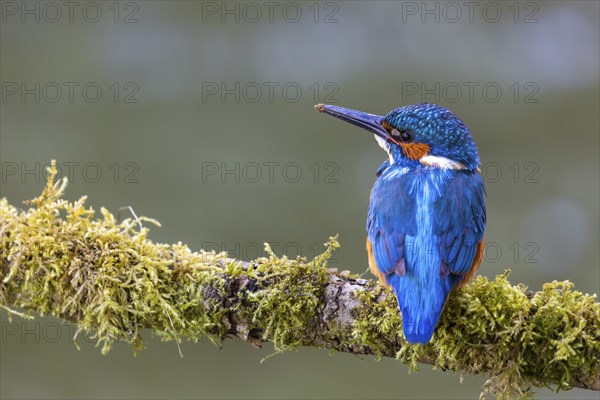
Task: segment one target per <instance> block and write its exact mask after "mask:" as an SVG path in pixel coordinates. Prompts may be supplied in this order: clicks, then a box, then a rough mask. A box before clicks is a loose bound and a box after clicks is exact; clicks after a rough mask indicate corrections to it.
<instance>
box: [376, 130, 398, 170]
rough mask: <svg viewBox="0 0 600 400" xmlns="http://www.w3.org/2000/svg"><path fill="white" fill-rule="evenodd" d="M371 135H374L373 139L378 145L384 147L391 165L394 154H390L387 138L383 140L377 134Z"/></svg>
mask: <svg viewBox="0 0 600 400" xmlns="http://www.w3.org/2000/svg"><path fill="white" fill-rule="evenodd" d="M373 136H375V140H376V141H377V144H378V145H379V147H381V148H382V149H384V150H385V152H386V153H387V154H388V157H389V158H390V164H392V165H393V164H394V162H395V161H396V160H394V156H393V155H392V152H391V151H390V148H389V146H388V142H387V140H385V139H383V138H381V137H379V136H377V135H373Z"/></svg>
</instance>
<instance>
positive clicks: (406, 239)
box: [367, 161, 486, 343]
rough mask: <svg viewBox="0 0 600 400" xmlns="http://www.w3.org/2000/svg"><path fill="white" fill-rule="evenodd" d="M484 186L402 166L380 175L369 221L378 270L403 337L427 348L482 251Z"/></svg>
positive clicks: (472, 175) (445, 172)
mask: <svg viewBox="0 0 600 400" xmlns="http://www.w3.org/2000/svg"><path fill="white" fill-rule="evenodd" d="M484 193H485V189H484V183H483V179H482V178H481V176H480V175H479V173H478V172H477V171H470V170H457V169H440V168H432V167H427V166H411V167H407V166H402V165H398V164H390V162H389V161H386V162H384V163H383V164H382V166H381V167H380V168H379V170H378V172H377V180H376V182H375V186H374V187H373V190H372V192H371V202H370V205H369V213H368V218H367V232H368V239H369V241H370V243H371V246H372V253H373V258H374V260H375V263H376V266H377V269H378V270H379V272H380V273H381V275H383V276H384V277H385V280H386V282H387V284H388V285H390V286H391V287H392V288H393V290H394V291H395V293H396V296H397V299H398V304H399V306H400V310H401V312H402V321H403V329H404V335H405V336H406V339H407V340H408V341H409V342H412V343H427V342H428V341H429V340H430V339H431V336H432V335H433V332H434V330H435V326H436V325H437V322H438V319H439V317H440V314H441V312H442V310H443V308H444V305H445V303H446V300H447V297H448V294H449V293H450V291H451V290H452V289H453V288H454V287H455V286H456V285H457V284H458V283H460V282H461V281H462V280H463V278H464V277H465V275H466V274H470V273H471V272H472V271H471V268H472V266H473V265H474V261H475V259H476V257H477V256H478V252H479V251H482V248H481V247H480V246H482V239H483V232H484V229H485V219H486V216H485V203H484Z"/></svg>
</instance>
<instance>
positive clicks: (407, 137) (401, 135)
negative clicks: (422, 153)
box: [381, 121, 414, 143]
mask: <svg viewBox="0 0 600 400" xmlns="http://www.w3.org/2000/svg"><path fill="white" fill-rule="evenodd" d="M381 124H382V125H383V127H384V128H385V130H386V131H388V133H389V134H390V136H391V137H392V138H393V139H394V140H396V141H398V142H400V143H410V142H412V141H413V139H414V135H413V133H412V131H410V130H402V131H400V130H398V129H396V128H394V127H393V126H392V125H390V124H389V123H387V121H382V123H381Z"/></svg>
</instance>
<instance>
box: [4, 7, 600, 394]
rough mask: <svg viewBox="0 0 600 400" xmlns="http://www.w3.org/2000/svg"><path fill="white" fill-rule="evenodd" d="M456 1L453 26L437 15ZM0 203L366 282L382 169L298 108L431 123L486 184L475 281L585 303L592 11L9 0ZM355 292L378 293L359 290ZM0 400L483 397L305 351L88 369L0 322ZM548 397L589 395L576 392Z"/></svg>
mask: <svg viewBox="0 0 600 400" xmlns="http://www.w3.org/2000/svg"><path fill="white" fill-rule="evenodd" d="M449 4H450V5H449ZM1 7H2V8H1V12H2V15H1V17H2V21H1V32H0V33H1V39H0V45H1V49H0V54H1V61H0V67H1V73H0V75H1V82H2V102H1V112H0V128H1V130H0V133H1V137H0V145H1V146H0V156H1V166H2V171H1V196H2V197H7V198H8V199H9V201H10V202H11V203H12V204H20V202H21V201H22V200H25V199H28V198H32V197H33V196H35V195H36V194H37V193H39V191H40V190H41V188H42V186H43V178H44V176H45V172H44V166H45V165H46V164H47V163H48V162H49V160H50V159H52V158H55V159H57V161H58V164H59V167H61V171H62V173H63V175H68V176H69V178H70V181H71V183H70V185H69V187H68V190H67V197H68V198H69V199H71V200H73V199H76V198H78V197H80V196H82V195H88V196H89V201H88V203H89V204H90V205H91V206H93V207H94V209H96V210H98V209H99V208H100V207H101V206H105V207H107V208H108V209H109V210H111V211H113V212H115V213H116V212H117V210H118V209H119V207H122V206H126V205H131V206H132V207H133V208H134V209H135V211H136V212H137V213H138V214H143V215H146V216H150V217H153V218H156V219H158V220H160V222H161V223H162V228H152V232H151V238H152V239H154V240H156V241H161V242H168V243H172V242H177V241H183V242H184V243H187V244H188V245H189V246H190V247H191V248H193V249H199V248H207V249H215V250H226V251H229V253H230V254H231V256H234V257H238V258H244V259H249V258H254V257H256V256H257V255H261V252H262V243H263V242H265V241H268V242H271V243H272V244H273V248H274V250H275V251H276V252H277V253H279V254H287V255H288V256H292V257H293V256H295V255H297V254H302V255H304V256H307V257H309V258H312V257H313V256H314V255H315V253H316V252H317V251H320V249H321V247H320V246H321V243H323V242H324V241H325V240H326V239H327V238H328V236H330V235H333V234H336V233H339V235H340V240H341V243H342V247H341V249H340V250H339V251H338V252H337V254H336V256H335V260H334V262H333V266H335V267H338V268H340V269H349V270H351V271H353V272H356V273H363V272H364V271H365V270H366V268H367V264H366V257H365V251H364V242H365V228H364V225H365V218H366V209H367V205H368V197H369V192H370V188H371V186H372V184H373V181H374V174H375V171H376V169H377V167H378V166H379V164H380V163H381V162H382V161H383V159H384V158H385V154H384V153H383V152H382V151H381V149H380V148H379V147H378V146H377V145H376V143H375V141H374V140H373V137H372V136H371V135H368V134H365V133H364V132H362V131H360V130H359V129H357V128H354V127H351V126H349V125H346V124H343V123H341V122H340V121H337V120H335V119H333V118H330V117H326V116H323V115H319V114H318V113H317V112H315V111H314V110H313V105H314V104H315V103H317V102H328V103H334V104H338V105H342V106H346V107H351V108H356V109H360V110H364V111H367V112H371V113H376V114H384V113H386V112H387V111H389V110H390V109H392V108H395V107H397V106H400V105H404V104H411V103H418V102H421V101H429V102H437V103H440V104H442V105H444V106H446V107H448V108H450V109H452V110H453V111H454V112H455V113H457V114H458V115H459V116H460V117H461V118H462V119H463V120H464V121H465V122H466V123H467V125H469V127H470V128H471V131H472V133H473V135H474V138H475V141H476V142H477V145H478V147H479V151H480V155H481V159H482V170H483V173H484V177H485V179H486V181H487V192H488V201H487V205H488V228H487V232H486V241H487V242H488V248H487V251H486V258H485V261H484V264H483V266H482V268H481V274H483V275H485V276H488V277H494V276H495V275H496V274H499V273H502V272H503V271H504V270H505V269H506V268H510V269H512V273H511V276H510V279H511V281H512V282H515V283H516V282H522V283H524V284H526V285H528V286H529V287H530V288H531V289H532V290H538V289H540V288H541V285H542V284H543V283H544V282H548V281H551V280H554V279H557V280H563V279H569V280H571V281H573V282H574V283H575V285H576V288H577V289H579V290H581V291H583V292H589V293H599V292H600V271H599V259H600V256H599V247H600V246H599V232H598V226H599V225H598V220H599V186H598V182H599V181H600V176H599V175H600V172H599V171H600V166H599V156H598V154H599V129H600V123H599V112H598V110H599V109H600V104H599V103H600V101H599V100H600V94H599V80H600V77H599V74H600V55H599V48H600V46H599V37H600V32H599V29H600V28H599V25H600V24H599V3H598V2H595V1H592V2H574V1H570V2H554V1H552V2H526V3H514V2H506V3H504V2H491V3H490V2H474V3H472V5H469V6H467V5H465V4H464V3H463V2H456V3H445V2H391V1H389V2H388V1H384V2H366V1H356V2H345V1H335V2H316V3H315V2H313V1H310V2H291V3H290V2H271V3H269V2H255V3H243V2H227V3H221V2H200V1H197V2H196V1H134V2H113V1H107V2H103V1H98V2H92V3H89V2H72V3H68V2H54V3H47V2H36V1H30V2H13V1H2V2H1ZM365 276H369V275H368V273H367V274H366V275H365ZM0 323H1V325H2V338H1V339H2V340H1V358H0V361H1V364H0V367H1V371H0V378H1V382H0V383H1V385H0V386H1V390H0V395H1V396H2V398H125V399H134V398H477V396H478V394H479V391H480V388H481V385H482V384H483V382H484V381H485V379H486V378H485V377H483V376H465V379H464V383H463V384H459V376H458V375H455V374H447V373H441V372H439V371H432V370H431V368H430V367H428V366H423V367H422V370H421V371H420V372H419V373H416V374H408V370H407V367H405V366H403V365H402V364H400V363H398V362H396V361H394V360H382V361H381V362H376V361H374V360H373V359H372V358H371V357H366V359H364V360H360V359H358V358H356V357H353V356H349V355H347V354H334V355H332V356H330V355H328V352H326V351H322V350H313V349H301V350H299V351H298V352H291V353H286V354H283V355H278V356H276V357H272V358H269V359H268V360H267V361H265V362H264V363H260V360H261V359H262V358H263V357H265V356H267V355H269V354H270V353H271V352H272V351H273V349H272V346H270V345H266V346H265V348H264V349H262V350H256V349H254V348H252V347H251V346H248V345H247V344H244V343H238V342H236V341H227V342H225V345H224V347H223V348H222V349H217V348H216V347H214V346H213V345H211V344H210V343H207V342H203V343H197V344H194V343H191V342H184V343H183V344H182V351H183V354H184V358H183V359H180V358H179V355H178V352H177V348H176V346H175V344H174V343H162V342H161V341H160V340H159V339H157V338H153V337H152V336H151V335H150V333H149V332H148V334H147V335H146V337H147V339H148V340H147V349H145V350H144V351H142V352H140V353H138V354H137V355H136V356H135V357H134V356H132V351H131V349H130V348H129V347H127V346H126V345H124V344H118V345H116V346H115V348H114V349H113V350H112V351H111V352H110V353H109V354H108V355H107V356H102V355H100V351H99V349H96V348H94V346H93V341H91V340H86V339H85V338H82V339H80V340H79V343H80V346H81V350H80V351H77V350H76V348H75V346H74V345H73V343H72V340H71V336H72V334H73V333H74V330H73V327H72V326H70V325H68V324H61V323H60V321H58V320H56V319H52V318H36V319H35V320H34V321H33V322H23V321H21V320H18V319H13V323H12V324H10V323H8V321H7V318H6V314H5V313H4V312H3V313H1V316H0ZM539 397H540V398H597V395H596V394H595V393H593V392H586V391H582V390H571V391H569V392H561V393H559V394H555V393H553V392H552V391H550V390H541V391H540V392H539Z"/></svg>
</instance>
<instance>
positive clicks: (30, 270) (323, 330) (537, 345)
mask: <svg viewBox="0 0 600 400" xmlns="http://www.w3.org/2000/svg"><path fill="white" fill-rule="evenodd" d="M55 174H56V169H55V167H54V164H53V165H52V167H51V168H50V174H49V181H48V184H47V186H46V188H45V189H44V191H43V192H42V194H41V195H40V196H39V197H38V198H36V199H34V200H32V201H30V202H29V204H30V205H32V206H33V207H31V208H28V209H27V210H19V209H17V208H15V207H13V206H12V205H10V204H9V203H8V201H7V200H6V199H2V200H0V239H1V241H0V281H1V284H0V306H2V307H3V308H5V309H7V310H9V311H10V312H11V313H14V314H17V315H24V314H21V313H19V312H17V311H15V310H12V309H11V308H10V307H20V308H22V309H24V310H34V311H36V312H39V313H42V314H51V315H55V316H58V317H60V318H64V319H67V320H70V321H73V322H75V323H76V324H77V327H78V333H79V332H81V331H85V332H86V333H87V334H88V335H92V336H93V337H95V338H96V339H97V341H98V345H100V346H101V347H102V352H103V353H106V352H107V351H109V350H110V347H111V345H112V344H113V343H114V342H115V341H116V340H122V341H125V342H127V343H131V344H132V345H133V347H134V349H140V348H142V347H143V340H142V336H141V329H142V328H152V329H153V330H154V332H155V333H156V334H158V335H159V336H160V337H161V338H162V339H163V340H173V339H175V340H181V339H189V340H199V339H201V338H202V337H203V336H204V335H207V336H208V337H209V338H210V339H211V340H212V341H213V342H215V343H216V344H220V343H221V341H222V340H223V339H224V338H226V337H227V336H229V335H232V334H239V335H240V336H242V337H246V338H249V339H250V340H249V341H251V342H252V340H255V341H256V342H258V341H259V340H261V339H262V340H265V341H272V342H273V343H274V344H275V349H276V351H277V352H280V351H284V350H289V349H296V348H298V347H299V346H302V345H313V346H314V345H319V346H324V347H330V348H331V347H333V348H336V349H341V350H344V351H352V352H355V353H359V354H362V353H366V354H374V355H375V356H376V357H382V356H392V357H394V356H395V357H397V358H398V359H400V360H402V361H403V362H405V363H408V364H410V365H411V366H412V369H413V370H416V369H417V362H418V361H427V362H428V363H432V364H434V367H435V368H438V369H442V370H453V371H457V372H461V373H462V372H467V373H474V374H478V373H487V374H489V375H490V379H489V380H488V382H487V383H486V385H485V386H484V394H485V393H491V394H494V395H497V396H498V397H500V398H513V397H516V396H520V397H528V396H530V395H531V392H530V391H529V387H531V386H551V387H555V388H556V389H566V388H569V387H570V385H571V384H572V383H573V381H574V379H576V378H577V379H593V378H594V377H596V376H598V374H599V373H600V365H599V362H598V360H599V359H600V305H599V304H598V303H597V302H596V300H595V296H590V295H584V294H582V293H580V292H577V291H575V290H573V287H572V284H571V283H569V282H552V283H548V284H546V285H544V288H543V290H542V291H540V292H537V293H530V292H528V291H527V288H526V287H524V286H522V285H517V286H513V285H511V284H510V283H509V282H508V280H507V276H508V272H507V273H505V274H503V275H501V276H498V277H496V278H495V279H494V280H492V281H489V280H488V279H487V278H483V277H477V278H475V279H474V280H473V282H471V283H470V284H468V285H466V286H465V287H463V288H461V289H459V290H456V291H455V293H453V294H452V295H451V297H450V299H449V301H448V304H447V306H446V309H445V311H444V313H443V315H442V318H441V320H440V323H439V326H438V328H437V330H436V334H435V335H434V340H433V341H432V342H431V343H430V344H428V345H426V346H418V345H409V344H407V343H406V342H405V341H404V340H403V336H402V320H401V315H400V313H399V312H398V309H397V303H396V299H395V297H394V296H393V294H392V293H391V292H390V291H389V290H387V289H385V288H383V287H381V286H379V284H378V283H376V282H374V281H368V282H366V283H365V282H363V283H361V284H357V285H356V291H355V292H354V294H353V299H352V301H355V302H356V305H355V307H354V308H353V311H352V319H353V321H352V326H351V327H350V328H349V327H348V326H347V325H344V326H336V325H335V323H334V322H333V321H328V323H327V326H323V324H324V322H323V321H322V318H323V312H324V309H325V308H326V304H325V290H326V288H327V287H328V285H329V283H330V282H329V281H330V280H331V278H332V275H336V274H337V275H338V276H342V275H343V278H345V279H347V280H349V281H355V282H356V281H357V280H358V279H359V277H357V276H353V275H348V274H342V273H339V274H338V273H336V272H333V271H330V270H328V268H327V261H328V259H329V258H330V257H331V255H332V253H333V252H334V251H335V249H336V248H337V247H339V245H338V243H337V239H336V238H330V240H329V242H328V243H326V250H325V252H324V253H323V254H322V255H320V256H318V257H316V258H315V259H314V260H313V261H311V262H308V261H307V260H305V259H303V258H297V259H293V260H290V259H288V258H286V257H277V256H276V255H275V254H274V253H273V252H272V251H271V249H270V248H269V247H268V245H267V247H266V249H267V253H268V257H265V258H259V259H257V260H254V261H251V262H250V263H242V262H240V261H236V260H231V259H229V258H227V255H226V254H224V253H219V254H217V253H214V252H204V251H200V252H193V251H191V250H190V249H189V248H188V247H187V246H185V245H183V244H181V243H178V244H175V245H167V244H161V243H154V242H152V241H150V240H148V238H147V235H148V229H147V228H142V229H141V230H138V226H139V224H138V222H139V221H137V220H132V219H126V220H124V221H122V222H118V221H116V220H115V218H114V216H113V215H112V214H111V213H110V212H108V211H107V210H105V209H101V210H100V216H99V217H97V216H96V212H95V211H94V210H93V209H92V208H89V207H86V206H85V200H86V199H85V197H83V198H81V199H79V200H77V201H75V202H67V201H65V200H63V199H62V193H63V191H64V189H65V186H66V180H62V181H59V182H54V176H55ZM142 220H143V221H146V222H155V221H152V220H149V219H142ZM240 285H241V287H240ZM329 286H331V285H329ZM26 312H27V311H26ZM234 319H237V320H235V324H233V323H232V321H234ZM233 325H235V327H236V329H238V331H234V330H233ZM240 329H241V331H240Z"/></svg>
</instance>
